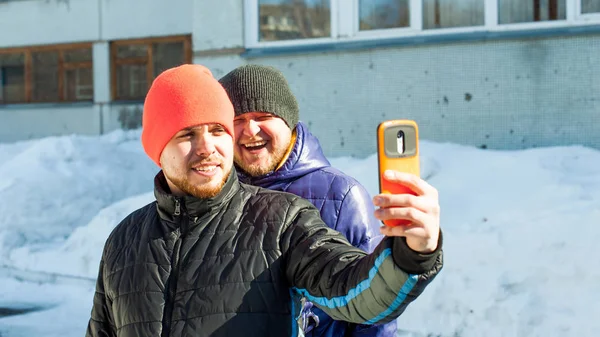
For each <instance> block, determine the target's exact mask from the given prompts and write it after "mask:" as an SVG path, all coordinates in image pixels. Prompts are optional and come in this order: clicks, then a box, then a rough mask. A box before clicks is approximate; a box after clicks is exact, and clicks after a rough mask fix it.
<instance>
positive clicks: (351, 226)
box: [335, 185, 383, 253]
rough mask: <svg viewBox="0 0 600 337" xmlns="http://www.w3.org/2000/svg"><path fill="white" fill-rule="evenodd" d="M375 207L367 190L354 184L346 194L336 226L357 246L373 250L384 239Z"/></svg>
mask: <svg viewBox="0 0 600 337" xmlns="http://www.w3.org/2000/svg"><path fill="white" fill-rule="evenodd" d="M374 212H375V207H374V206H373V201H372V200H371V197H370V196H369V193H368V192H367V190H366V189H365V188H364V187H362V186H361V185H354V186H352V188H350V190H349V191H348V193H347V194H346V195H345V196H344V199H343V201H342V204H341V206H340V210H339V215H338V218H337V221H336V226H335V228H336V229H337V230H338V231H339V232H340V233H342V234H344V236H345V237H346V238H348V241H350V243H351V244H352V245H353V246H354V247H357V248H360V249H362V250H364V251H366V252H368V253H370V252H372V251H373V249H375V247H377V245H378V244H379V242H381V240H382V239H383V235H382V234H381V233H380V232H379V227H380V226H381V221H379V220H378V219H377V218H375V215H374Z"/></svg>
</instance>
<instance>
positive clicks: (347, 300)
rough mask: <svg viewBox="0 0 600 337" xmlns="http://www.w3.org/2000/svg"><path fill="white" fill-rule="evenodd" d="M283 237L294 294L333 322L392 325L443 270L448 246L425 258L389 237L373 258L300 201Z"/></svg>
mask: <svg viewBox="0 0 600 337" xmlns="http://www.w3.org/2000/svg"><path fill="white" fill-rule="evenodd" d="M288 217H289V222H288V223H289V226H288V227H287V229H286V230H285V232H284V233H283V234H282V238H281V242H280V244H281V245H282V249H283V251H284V254H285V271H286V276H287V278H288V281H289V282H290V284H291V285H292V287H293V289H294V290H295V291H297V292H298V293H300V294H302V295H303V296H305V297H306V298H307V299H308V300H309V301H311V302H313V304H314V305H316V306H317V307H319V308H321V309H322V310H323V311H324V312H325V313H327V315H329V316H331V317H332V318H333V319H336V320H342V321H347V322H351V323H357V324H380V323H381V324H383V323H388V322H390V321H392V320H394V319H395V318H397V317H398V316H400V315H401V314H402V312H404V310H405V309H406V307H407V306H408V305H409V304H410V303H411V302H412V301H414V300H415V299H416V298H417V297H418V296H419V295H420V294H421V293H422V292H423V290H424V289H425V287H426V286H427V285H428V284H429V283H430V282H431V281H432V280H433V279H434V277H435V276H436V275H437V274H438V273H439V271H440V270H441V268H442V264H443V263H442V250H441V246H442V242H441V236H440V242H439V244H438V248H437V249H436V251H435V252H433V253H431V254H419V253H416V252H414V251H413V250H411V249H410V248H409V247H408V246H407V244H406V240H405V239H404V238H385V239H384V240H383V241H382V242H381V243H380V244H379V245H378V246H377V247H376V248H375V249H374V251H373V253H371V254H368V255H367V254H366V253H365V252H364V251H362V250H360V249H357V248H355V247H352V246H351V245H350V244H349V243H348V241H347V240H346V239H345V238H344V237H343V236H342V235H341V234H340V233H339V232H337V231H334V230H332V229H330V228H329V227H327V226H326V225H325V224H324V223H323V221H322V220H321V218H320V217H319V213H318V211H317V209H316V208H314V207H313V206H312V205H311V204H310V203H308V201H306V200H302V199H296V200H295V201H294V204H293V205H292V206H291V207H290V211H289V212H288Z"/></svg>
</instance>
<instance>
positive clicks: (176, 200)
mask: <svg viewBox="0 0 600 337" xmlns="http://www.w3.org/2000/svg"><path fill="white" fill-rule="evenodd" d="M239 189H240V184H239V181H238V178H237V172H236V170H235V168H234V167H232V168H231V172H230V173H229V177H227V181H225V184H224V185H223V188H222V189H221V192H219V194H217V195H216V196H215V197H213V198H207V199H200V198H197V197H194V196H191V195H186V196H182V197H178V196H175V195H173V194H171V192H170V191H169V188H168V185H167V180H166V178H165V175H164V173H163V171H162V170H161V171H160V172H159V173H158V174H157V175H156V176H155V177H154V196H155V197H156V203H157V208H158V213H159V215H160V217H161V218H163V219H165V220H168V221H174V220H175V218H176V217H177V216H179V215H181V214H183V213H184V212H185V213H186V214H187V215H188V216H190V217H200V216H202V215H204V214H206V213H211V212H213V211H214V210H216V209H220V208H222V207H225V206H226V205H227V204H228V201H229V200H230V199H231V198H232V197H233V196H234V195H235V194H236V193H237V192H238V191H239Z"/></svg>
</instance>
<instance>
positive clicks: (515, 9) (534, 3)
mask: <svg viewBox="0 0 600 337" xmlns="http://www.w3.org/2000/svg"><path fill="white" fill-rule="evenodd" d="M566 18H567V11H566V0H498V23H500V24H506V23H521V22H535V21H551V20H566Z"/></svg>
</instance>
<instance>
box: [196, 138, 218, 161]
mask: <svg viewBox="0 0 600 337" xmlns="http://www.w3.org/2000/svg"><path fill="white" fill-rule="evenodd" d="M215 150H216V148H215V143H214V142H213V140H212V139H211V137H206V136H204V137H198V139H197V140H196V142H195V144H194V152H196V155H197V156H199V157H210V155H212V154H213V153H214V152H215Z"/></svg>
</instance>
